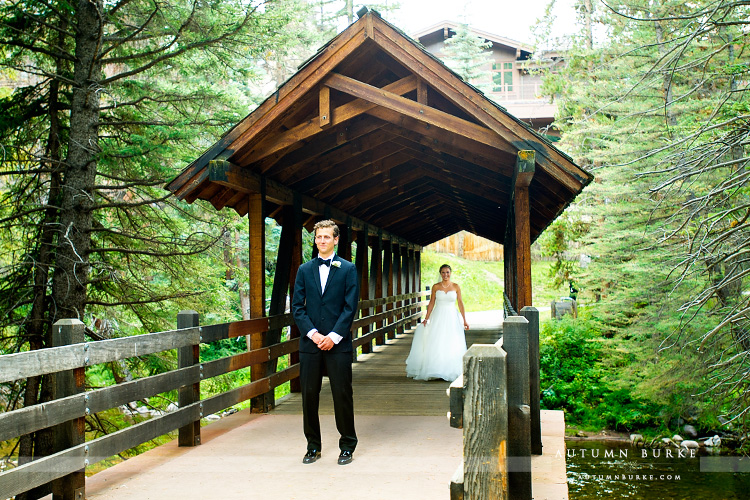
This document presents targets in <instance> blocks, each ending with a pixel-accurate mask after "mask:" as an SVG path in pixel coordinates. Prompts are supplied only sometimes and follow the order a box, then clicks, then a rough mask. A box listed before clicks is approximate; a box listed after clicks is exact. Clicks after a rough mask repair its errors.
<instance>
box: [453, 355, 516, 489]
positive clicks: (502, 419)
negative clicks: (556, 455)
mask: <svg viewBox="0 0 750 500" xmlns="http://www.w3.org/2000/svg"><path fill="white" fill-rule="evenodd" d="M507 374H508V371H507V368H506V354H505V352H503V350H502V349H499V348H498V347H497V346H495V345H486V344H485V345H482V344H474V345H472V346H471V347H470V348H469V350H468V351H467V352H466V354H464V411H463V426H464V461H463V485H464V486H463V493H464V495H465V498H470V499H472V500H490V499H492V500H506V499H508V498H511V497H510V496H509V490H508V481H507V471H508V469H507V465H508V464H507V456H508V452H509V450H508V432H509V428H508V391H507V387H506V382H507ZM513 498H514V499H515V498H516V497H513Z"/></svg>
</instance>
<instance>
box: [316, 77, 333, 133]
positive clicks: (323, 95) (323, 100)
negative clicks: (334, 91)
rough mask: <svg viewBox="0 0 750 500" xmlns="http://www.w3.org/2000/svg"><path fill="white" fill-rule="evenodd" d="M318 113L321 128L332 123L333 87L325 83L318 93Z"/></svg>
mask: <svg viewBox="0 0 750 500" xmlns="http://www.w3.org/2000/svg"><path fill="white" fill-rule="evenodd" d="M318 115H319V117H320V128H325V127H328V126H329V125H331V89H330V88H329V87H326V86H325V85H321V87H320V92H319V95H318Z"/></svg>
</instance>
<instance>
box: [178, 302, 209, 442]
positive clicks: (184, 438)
mask: <svg viewBox="0 0 750 500" xmlns="http://www.w3.org/2000/svg"><path fill="white" fill-rule="evenodd" d="M199 323H200V317H199V315H198V313H197V312H196V311H180V312H179V313H177V329H178V330H180V329H183V328H191V327H194V326H198V325H199ZM199 363H200V344H195V345H188V346H184V347H180V348H179V349H178V350H177V364H178V367H179V368H186V367H188V366H193V365H197V364H199ZM200 399H201V384H200V382H196V383H195V384H190V385H186V386H183V387H180V390H179V393H178V399H177V405H178V406H179V407H180V408H184V407H186V406H188V405H190V404H192V403H195V402H197V401H200ZM201 416H203V411H201ZM177 443H178V445H179V446H197V445H199V444H201V421H200V420H196V421H195V422H191V423H189V424H187V425H186V426H184V427H180V429H179V431H178V435H177Z"/></svg>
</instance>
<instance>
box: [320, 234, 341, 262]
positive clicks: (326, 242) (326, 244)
mask: <svg viewBox="0 0 750 500" xmlns="http://www.w3.org/2000/svg"><path fill="white" fill-rule="evenodd" d="M338 243H339V239H338V237H334V236H333V228H332V227H319V228H318V229H316V230H315V246H316V247H318V254H320V256H321V257H328V256H329V255H331V254H332V253H333V250H334V249H335V248H336V245H338Z"/></svg>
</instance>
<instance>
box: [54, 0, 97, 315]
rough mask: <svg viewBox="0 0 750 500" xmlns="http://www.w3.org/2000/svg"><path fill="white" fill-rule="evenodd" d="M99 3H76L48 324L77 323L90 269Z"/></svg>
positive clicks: (83, 307) (84, 1) (95, 140)
mask: <svg viewBox="0 0 750 500" xmlns="http://www.w3.org/2000/svg"><path fill="white" fill-rule="evenodd" d="M102 1H103V0H78V4H77V17H76V18H77V20H78V25H77V27H76V28H77V29H76V47H75V64H74V70H73V80H74V85H73V89H72V92H73V100H72V103H71V109H70V140H69V146H68V156H67V159H66V161H65V175H64V177H63V183H62V189H61V191H62V200H61V210H60V228H59V231H60V234H59V236H58V249H57V265H56V267H55V274H54V278H53V284H52V298H53V300H54V304H55V309H54V310H53V311H52V314H53V317H52V318H50V321H51V322H52V323H54V322H55V321H57V320H59V319H63V318H78V319H80V320H83V318H84V316H83V315H84V309H85V307H86V286H87V283H88V276H89V270H90V267H91V266H90V262H89V250H90V248H91V228H92V220H93V216H92V209H93V205H94V198H93V191H94V185H95V181H96V168H97V165H96V159H97V154H98V152H99V148H98V134H99V112H100V110H99V107H100V102H99V90H101V89H100V86H99V81H100V78H101V73H102V71H101V63H100V61H99V58H98V51H99V42H100V40H99V36H100V31H101V30H100V28H101V20H102V17H101V11H102Z"/></svg>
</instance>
